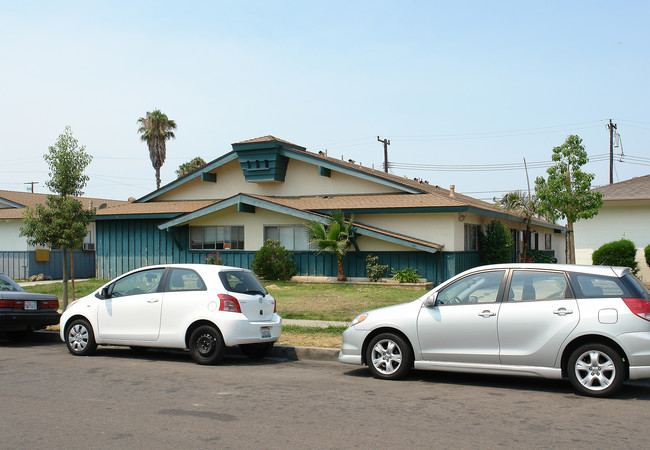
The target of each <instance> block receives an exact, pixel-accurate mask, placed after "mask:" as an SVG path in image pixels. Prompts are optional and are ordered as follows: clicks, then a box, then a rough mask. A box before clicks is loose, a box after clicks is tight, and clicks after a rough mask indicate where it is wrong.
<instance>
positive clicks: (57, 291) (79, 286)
mask: <svg viewBox="0 0 650 450" xmlns="http://www.w3.org/2000/svg"><path fill="white" fill-rule="evenodd" d="M107 282H108V280H98V279H95V278H93V279H90V280H84V281H75V282H74V293H75V298H81V297H84V296H86V295H88V294H91V293H93V292H94V291H95V290H97V289H98V288H100V287H101V286H103V285H104V284H106V283H107ZM22 288H23V289H25V290H26V291H27V292H37V293H41V294H54V295H56V296H57V297H58V298H59V301H61V299H62V298H63V281H58V282H55V283H44V284H37V285H34V286H23V287H22ZM71 299H72V282H71V281H68V300H71Z"/></svg>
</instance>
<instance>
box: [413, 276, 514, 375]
mask: <svg viewBox="0 0 650 450" xmlns="http://www.w3.org/2000/svg"><path fill="white" fill-rule="evenodd" d="M504 274H505V271H504V270H492V271H485V272H479V273H474V274H471V275H468V276H466V277H463V278H461V279H459V280H457V281H456V282H454V283H452V284H451V285H449V286H447V287H445V288H444V289H443V290H441V291H440V292H438V295H437V299H436V305H435V306H433V307H423V308H422V309H421V310H420V313H419V316H418V324H417V328H418V338H419V342H420V348H421V351H422V356H423V359H424V360H425V361H446V362H460V363H483V364H498V363H499V339H498V335H497V320H498V317H499V307H500V302H499V299H500V292H501V289H502V288H501V286H502V284H503V279H504Z"/></svg>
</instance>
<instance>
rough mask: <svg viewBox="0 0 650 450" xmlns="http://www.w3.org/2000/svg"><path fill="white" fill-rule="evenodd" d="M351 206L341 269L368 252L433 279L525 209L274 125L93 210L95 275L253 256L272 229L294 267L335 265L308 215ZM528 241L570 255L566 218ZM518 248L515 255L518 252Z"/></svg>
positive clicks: (517, 227)
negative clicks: (277, 133)
mask: <svg viewBox="0 0 650 450" xmlns="http://www.w3.org/2000/svg"><path fill="white" fill-rule="evenodd" d="M337 209H340V210H342V211H343V212H344V213H345V214H346V217H348V218H349V217H350V216H352V215H354V223H355V239H354V244H355V245H354V249H353V250H351V251H350V252H349V253H348V255H347V257H346V260H345V272H346V275H348V276H351V277H365V276H366V274H365V258H366V256H367V255H369V254H372V255H375V256H378V257H379V263H380V264H387V265H389V267H390V268H391V269H401V268H404V267H406V266H409V267H412V268H416V269H417V270H418V273H419V274H420V276H421V277H423V278H426V279H427V280H428V281H430V282H434V283H439V282H442V281H444V280H446V279H447V278H449V277H450V276H453V275H455V274H456V273H459V272H460V271H462V270H465V269H467V268H469V267H473V266H476V265H478V264H480V260H479V253H478V234H479V232H480V228H481V227H482V226H483V225H485V224H487V223H489V222H490V221H492V220H499V221H501V222H503V223H504V224H505V225H506V226H507V227H508V228H509V229H511V230H512V233H513V235H514V236H515V237H517V244H518V247H519V246H520V245H521V238H522V236H523V230H524V229H525V220H524V218H523V217H521V216H519V215H516V214H512V213H509V212H504V211H502V210H500V209H498V208H497V207H495V206H494V205H492V204H489V203H487V202H484V201H481V200H478V199H475V198H472V197H469V196H466V195H462V194H460V193H458V192H456V191H455V188H454V186H450V187H449V189H446V188H443V187H441V186H437V185H435V184H433V183H429V182H427V181H423V180H420V179H409V178H405V177H400V176H397V175H393V174H390V173H386V172H383V171H380V170H376V169H374V168H373V167H366V166H363V165H362V164H360V163H359V164H358V163H356V162H354V161H352V160H347V161H346V160H345V158H344V157H343V156H342V157H341V158H340V159H338V158H334V157H331V156H329V155H327V153H326V152H318V153H315V152H310V151H307V149H306V148H304V147H301V146H299V145H296V144H293V143H291V142H288V141H285V140H282V139H278V138H276V137H274V136H264V137H260V138H256V139H250V140H246V141H242V142H238V143H235V144H232V150H231V151H229V152H226V153H224V154H223V155H221V156H219V157H218V158H216V159H214V160H212V161H211V162H209V163H208V164H207V165H205V166H204V167H202V168H200V169H198V170H196V171H194V172H192V173H190V174H188V175H187V176H185V177H182V178H179V179H177V180H175V181H173V182H171V183H169V184H167V185H166V186H163V187H161V188H160V189H158V190H156V191H154V192H151V193H150V194H147V195H145V196H144V197H142V198H140V199H137V200H135V201H132V202H128V203H122V204H117V205H111V206H108V207H106V208H102V209H99V210H97V214H96V218H95V221H96V224H95V230H96V257H97V274H96V275H97V277H99V278H111V277H114V276H116V275H119V274H121V273H124V272H126V271H128V270H132V269H135V268H137V267H141V266H144V265H149V264H156V263H172V262H174V263H180V262H194V263H202V262H205V257H206V256H207V255H209V254H212V253H215V252H218V253H219V254H220V255H221V257H222V259H223V261H224V263H225V264H230V265H235V266H240V267H249V266H250V263H251V261H252V259H253V256H254V254H255V252H256V251H257V250H258V249H259V248H260V247H262V245H263V244H264V242H265V241H266V240H268V239H273V240H278V241H280V243H281V244H282V245H283V246H284V247H285V248H286V249H288V250H290V251H291V252H292V255H293V258H294V260H295V261H296V266H297V269H298V272H299V275H312V276H335V275H336V260H335V259H334V258H333V257H332V256H331V255H329V254H317V253H316V252H315V251H314V250H313V249H311V248H310V243H309V239H308V236H307V232H306V229H305V225H306V224H307V223H308V222H309V221H312V220H317V221H321V222H323V223H327V221H328V217H329V214H330V213H331V211H333V210H337ZM532 225H533V235H532V238H531V246H532V248H537V249H541V250H545V251H547V252H549V253H551V254H553V255H554V256H555V257H556V258H558V260H559V261H560V262H563V261H564V257H565V256H564V255H565V231H564V227H563V226H561V225H557V224H553V223H549V222H546V221H543V220H540V219H535V220H533V224H532ZM516 254H517V253H516V251H515V252H513V260H514V259H515V258H516Z"/></svg>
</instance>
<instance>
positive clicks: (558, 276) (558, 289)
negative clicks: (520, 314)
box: [508, 270, 571, 302]
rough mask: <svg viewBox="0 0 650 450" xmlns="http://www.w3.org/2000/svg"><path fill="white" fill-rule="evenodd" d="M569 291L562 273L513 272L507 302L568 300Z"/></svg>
mask: <svg viewBox="0 0 650 450" xmlns="http://www.w3.org/2000/svg"><path fill="white" fill-rule="evenodd" d="M570 297H571V290H570V289H569V285H568V283H567V280H566V276H564V273H562V272H546V271H536V270H515V271H514V272H513V274H512V280H511V281H510V289H509V293H508V301H510V302H520V301H528V300H557V299H563V298H570Z"/></svg>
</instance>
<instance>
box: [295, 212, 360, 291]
mask: <svg viewBox="0 0 650 450" xmlns="http://www.w3.org/2000/svg"><path fill="white" fill-rule="evenodd" d="M353 231H354V215H352V216H351V217H350V220H349V221H348V222H346V221H345V214H343V211H341V210H340V209H338V210H335V211H332V212H331V213H330V220H329V222H328V223H327V224H326V225H324V224H322V223H320V222H318V221H316V220H313V221H311V222H309V223H308V224H307V233H308V234H309V240H310V242H311V243H313V244H314V245H316V247H317V248H318V253H321V252H323V251H328V252H331V253H333V254H334V255H335V256H336V263H337V274H336V279H337V280H338V281H345V280H347V277H346V276H345V271H344V269H343V260H344V259H345V255H346V254H347V252H348V249H349V248H350V245H352V233H353Z"/></svg>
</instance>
